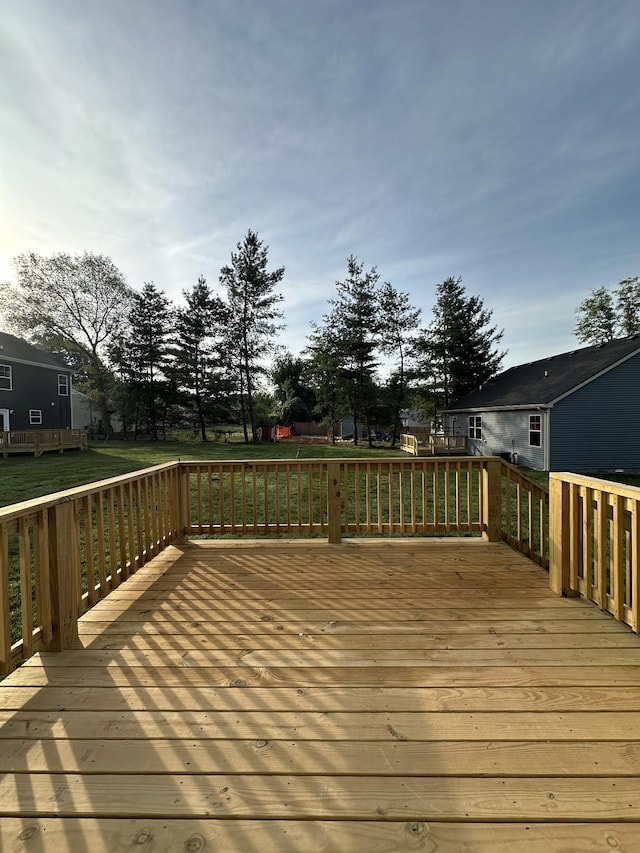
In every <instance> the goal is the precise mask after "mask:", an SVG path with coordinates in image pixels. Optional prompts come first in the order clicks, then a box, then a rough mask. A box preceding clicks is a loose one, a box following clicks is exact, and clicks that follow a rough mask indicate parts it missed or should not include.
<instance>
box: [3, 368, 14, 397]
mask: <svg viewBox="0 0 640 853" xmlns="http://www.w3.org/2000/svg"><path fill="white" fill-rule="evenodd" d="M0 391H13V380H12V376H11V365H10V364H0Z"/></svg>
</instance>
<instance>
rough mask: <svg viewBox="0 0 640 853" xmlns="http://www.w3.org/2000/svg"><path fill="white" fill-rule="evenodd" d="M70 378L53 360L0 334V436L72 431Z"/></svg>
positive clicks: (4, 334)
mask: <svg viewBox="0 0 640 853" xmlns="http://www.w3.org/2000/svg"><path fill="white" fill-rule="evenodd" d="M72 376H73V371H72V370H71V369H70V368H69V367H67V366H66V365H65V364H63V363H62V362H61V361H59V360H58V359H57V358H55V356H52V355H50V354H49V353H47V352H44V351H43V350H41V349H38V347H34V346H32V345H31V344H28V343H27V342H26V341H23V340H21V339H20V338H16V337H15V336H14V335H9V334H7V333H6V332H0V432H3V431H4V432H6V431H8V430H24V429H66V428H67V427H72V426H73V423H72V416H71V379H72Z"/></svg>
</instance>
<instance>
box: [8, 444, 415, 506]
mask: <svg viewBox="0 0 640 853" xmlns="http://www.w3.org/2000/svg"><path fill="white" fill-rule="evenodd" d="M297 454H299V455H300V457H301V458H303V459H322V458H338V457H350V458H354V457H371V456H373V457H379V456H405V455H406V454H404V453H402V452H401V451H400V450H394V451H392V450H390V449H389V447H388V446H387V447H376V448H373V449H370V448H369V447H368V446H367V445H366V444H363V445H358V447H354V446H353V445H352V444H348V443H345V444H336V445H335V446H333V445H331V444H293V443H288V442H282V443H281V442H278V443H276V444H273V443H268V442H267V443H264V444H244V443H242V442H234V441H230V442H225V441H221V442H214V441H210V442H208V443H206V444H195V443H192V442H181V441H137V442H133V441H131V442H124V441H114V442H110V443H107V444H103V443H101V444H94V445H91V446H90V449H89V450H87V451H85V452H80V451H75V450H69V451H67V452H66V453H64V454H58V453H50V454H45V455H44V456H41V457H40V458H39V459H34V458H33V457H32V456H11V457H9V458H8V459H0V506H7V505H9V504H13V503H18V502H19V501H26V500H29V499H31V498H37V497H41V496H42V495H47V494H50V493H51V492H58V491H60V490H62V489H70V488H73V487H74V486H81V485H84V484H85V483H92V482H95V481H96V480H104V479H106V478H108V477H116V476H118V475H120V474H127V473H129V472H130V471H136V470H138V469H140V468H148V467H150V466H151V465H158V464H160V463H161V462H171V461H172V460H174V459H182V460H197V459H215V460H219V459H295V458H296V455H297Z"/></svg>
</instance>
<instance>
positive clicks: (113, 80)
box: [0, 0, 640, 366]
mask: <svg viewBox="0 0 640 853" xmlns="http://www.w3.org/2000/svg"><path fill="white" fill-rule="evenodd" d="M638 80H640V7H639V6H638V4H637V0H632V2H626V1H625V0H552V2H548V0H532V2H529V0H191V2H187V0H135V2H132V0H109V2H104V0H99V2H96V0H56V2H50V0H20V2H13V0H0V140H1V142H0V279H1V278H10V277H11V275H12V270H11V259H12V258H13V257H14V256H15V255H16V254H17V253H19V252H24V251H35V252H37V253H40V254H50V253H53V252H56V251H69V252H81V251H83V250H85V249H86V250H88V251H92V252H96V253H101V254H106V255H108V256H110V257H111V259H112V260H113V261H114V263H115V264H116V265H117V266H118V267H119V268H120V269H121V270H122V272H123V273H124V274H125V276H126V278H127V280H128V282H129V283H130V284H131V285H132V286H133V287H136V288H141V287H142V284H143V283H144V281H147V280H153V281H154V282H155V283H156V285H157V286H158V287H160V288H162V289H163V290H165V291H166V292H167V294H168V295H169V296H171V297H172V298H173V299H178V298H179V295H180V292H181V290H182V289H184V288H188V287H191V286H192V285H193V284H194V283H195V281H196V280H197V277H198V276H199V275H200V274H204V275H205V276H206V277H207V279H208V280H209V282H210V283H212V284H217V280H218V275H219V271H220V268H221V266H222V265H224V264H225V263H227V262H228V261H229V257H230V253H231V251H232V250H233V249H234V248H235V245H236V243H237V242H238V241H239V240H241V239H242V238H243V236H244V234H246V232H247V230H248V229H249V228H251V229H253V230H255V231H257V232H258V234H259V235H260V237H261V238H262V239H263V240H264V241H265V243H266V244H268V246H269V248H270V261H271V265H272V266H273V267H276V266H280V265H284V266H285V267H286V276H285V280H284V283H283V286H282V292H283V294H284V303H283V310H284V312H285V320H286V323H287V329H286V330H285V332H284V333H283V335H282V339H281V341H280V343H281V344H282V345H283V346H286V347H287V348H289V349H290V350H292V351H293V352H294V353H297V352H299V351H300V350H301V348H302V347H303V346H304V345H305V339H306V335H307V334H308V333H309V331H310V326H309V324H310V322H311V321H312V320H318V319H320V318H321V316H322V315H323V314H324V313H325V312H326V310H327V300H328V299H330V298H331V297H332V296H333V295H334V294H335V281H336V279H340V278H343V276H344V273H345V270H346V259H347V257H348V256H349V255H350V254H351V253H353V254H355V255H357V257H358V259H359V260H360V261H362V262H363V263H364V264H365V266H366V267H367V268H369V267H371V266H374V265H375V266H377V268H378V271H379V273H380V275H381V280H388V281H391V283H392V284H393V285H394V286H395V287H396V288H398V289H399V290H402V291H406V292H408V293H410V295H411V298H412V301H413V303H414V304H415V305H416V306H418V307H421V308H422V310H423V319H424V321H425V322H428V321H429V319H430V313H431V306H432V304H433V295H434V288H435V285H436V284H437V282H439V281H442V280H443V279H444V278H446V277H447V276H450V275H454V276H462V280H463V284H464V285H465V286H466V288H467V291H468V293H470V294H479V295H480V296H482V297H483V299H484V300H485V304H486V306H487V307H488V308H491V309H493V311H494V320H495V321H496V322H497V324H498V325H499V326H501V327H504V329H505V336H504V345H505V347H506V348H507V349H508V351H509V352H508V355H507V358H506V360H505V366H509V365H511V364H517V363H520V362H522V361H527V360H530V359H534V358H542V357H544V356H546V355H550V354H554V353H558V352H562V351H564V350H566V349H571V348H573V347H574V346H575V345H576V343H577V342H576V339H575V337H574V336H573V328H574V324H575V315H574V312H575V308H576V307H577V305H578V304H579V303H580V301H581V300H582V299H583V298H584V297H585V296H586V295H588V293H589V291H590V289H591V288H594V287H599V286H600V285H603V284H606V285H611V286H614V285H616V284H617V282H618V281H619V280H620V279H622V278H625V277H627V276H631V275H638V274H640V242H639V236H640V228H639V226H640V201H639V200H640V142H639V140H640V87H639V86H638Z"/></svg>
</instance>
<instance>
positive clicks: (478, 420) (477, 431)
mask: <svg viewBox="0 0 640 853" xmlns="http://www.w3.org/2000/svg"><path fill="white" fill-rule="evenodd" d="M469 438H482V415H469Z"/></svg>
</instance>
